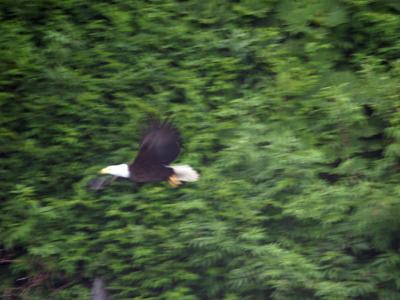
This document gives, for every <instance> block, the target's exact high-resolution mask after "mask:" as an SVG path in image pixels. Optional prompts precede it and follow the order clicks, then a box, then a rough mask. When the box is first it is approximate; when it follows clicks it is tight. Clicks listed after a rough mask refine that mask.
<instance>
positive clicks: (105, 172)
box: [99, 168, 108, 175]
mask: <svg viewBox="0 0 400 300" xmlns="http://www.w3.org/2000/svg"><path fill="white" fill-rule="evenodd" d="M99 173H100V174H103V175H104V174H108V168H103V169H101V170H100V172H99Z"/></svg>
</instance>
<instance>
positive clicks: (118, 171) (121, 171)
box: [100, 164, 130, 178]
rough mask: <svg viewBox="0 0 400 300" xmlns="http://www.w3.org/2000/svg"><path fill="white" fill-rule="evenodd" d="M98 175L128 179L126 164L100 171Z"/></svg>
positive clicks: (128, 173)
mask: <svg viewBox="0 0 400 300" xmlns="http://www.w3.org/2000/svg"><path fill="white" fill-rule="evenodd" d="M100 174H110V175H114V176H118V177H124V178H129V175H130V172H129V167H128V165H127V164H120V165H112V166H108V167H106V168H104V169H101V171H100Z"/></svg>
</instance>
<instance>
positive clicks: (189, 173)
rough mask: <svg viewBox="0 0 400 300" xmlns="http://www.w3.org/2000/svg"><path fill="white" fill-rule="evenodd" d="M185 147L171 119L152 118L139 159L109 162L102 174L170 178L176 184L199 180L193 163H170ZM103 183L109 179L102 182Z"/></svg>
mask: <svg viewBox="0 0 400 300" xmlns="http://www.w3.org/2000/svg"><path fill="white" fill-rule="evenodd" d="M181 147H182V142H181V136H180V134H179V131H178V130H177V129H176V128H175V127H174V126H173V125H172V124H171V123H170V122H168V121H164V122H159V121H157V122H152V123H151V124H150V126H149V127H148V129H147V131H146V132H145V134H144V135H143V138H142V141H141V143H140V148H139V152H138V154H137V156H136V158H135V160H134V161H133V162H132V163H130V164H119V165H112V166H108V167H106V168H104V169H102V170H101V171H100V174H110V175H113V176H114V177H113V179H115V178H118V177H123V178H128V179H130V180H131V181H134V182H139V183H145V182H160V181H168V182H169V184H170V185H171V186H173V187H177V186H179V185H181V184H182V182H184V181H189V182H191V181H197V180H198V178H199V174H198V173H197V172H196V171H195V170H193V169H192V167H190V166H189V165H173V166H171V165H170V163H172V162H173V161H174V160H175V159H176V158H177V156H178V155H179V153H180V150H181ZM103 183H105V181H102V182H101V184H100V185H103ZM107 183H109V182H107ZM95 189H97V188H96V187H95Z"/></svg>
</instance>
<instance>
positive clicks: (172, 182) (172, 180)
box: [168, 174, 182, 187]
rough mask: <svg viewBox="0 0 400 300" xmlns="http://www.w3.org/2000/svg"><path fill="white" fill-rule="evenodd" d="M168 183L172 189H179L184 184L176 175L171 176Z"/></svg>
mask: <svg viewBox="0 0 400 300" xmlns="http://www.w3.org/2000/svg"><path fill="white" fill-rule="evenodd" d="M168 183H169V184H170V185H171V186H172V187H178V186H180V185H181V184H182V181H180V180H179V179H178V177H176V175H175V174H174V175H171V176H170V177H169V178H168Z"/></svg>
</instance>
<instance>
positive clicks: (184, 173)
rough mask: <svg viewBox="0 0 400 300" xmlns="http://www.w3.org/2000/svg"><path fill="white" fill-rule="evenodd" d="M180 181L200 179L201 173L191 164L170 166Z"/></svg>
mask: <svg viewBox="0 0 400 300" xmlns="http://www.w3.org/2000/svg"><path fill="white" fill-rule="evenodd" d="M170 167H171V168H172V169H173V170H174V173H175V175H176V178H177V179H178V180H179V181H197V180H198V179H199V177H200V176H199V173H197V172H196V171H195V170H193V168H192V167H191V166H189V165H180V166H170Z"/></svg>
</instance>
